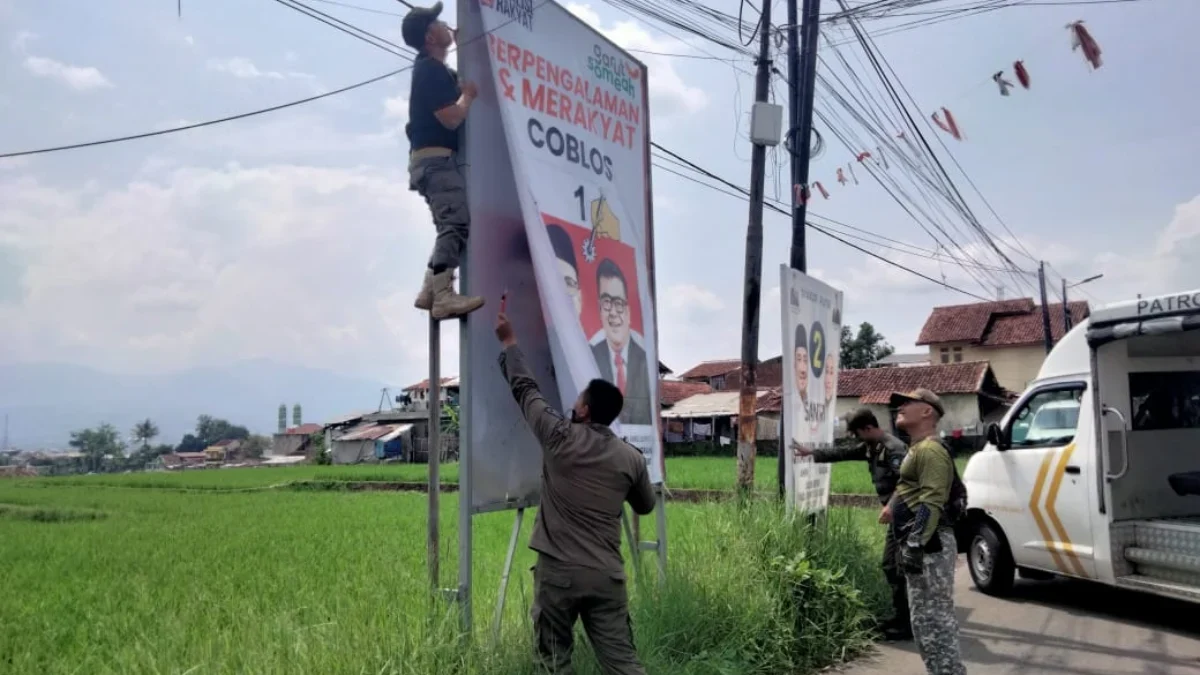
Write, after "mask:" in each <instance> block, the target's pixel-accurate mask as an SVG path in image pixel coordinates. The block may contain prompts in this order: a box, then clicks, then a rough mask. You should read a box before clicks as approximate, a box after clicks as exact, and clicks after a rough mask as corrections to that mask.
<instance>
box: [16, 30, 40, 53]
mask: <svg viewBox="0 0 1200 675" xmlns="http://www.w3.org/2000/svg"><path fill="white" fill-rule="evenodd" d="M37 38H38V34H37V33H33V32H30V31H27V30H23V31H21V32H19V33H17V36H16V37H15V38H13V41H12V44H11V47H12V50H13V51H14V52H17V53H18V54H24V53H25V48H26V47H28V46H29V43H30V42H33V41H34V40H36V39H37Z"/></svg>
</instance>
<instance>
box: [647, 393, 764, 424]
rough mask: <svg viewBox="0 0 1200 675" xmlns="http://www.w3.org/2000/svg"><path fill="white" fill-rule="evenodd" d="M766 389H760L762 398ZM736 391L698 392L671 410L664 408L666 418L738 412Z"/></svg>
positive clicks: (712, 415) (738, 394)
mask: <svg viewBox="0 0 1200 675" xmlns="http://www.w3.org/2000/svg"><path fill="white" fill-rule="evenodd" d="M766 393H767V392H766V391H759V392H758V396H759V397H760V398H761V397H762V396H763V395H764V394H766ZM740 395H741V394H740V393H739V392H736V391H716V392H713V393H711V394H696V395H695V396H689V397H688V398H685V399H683V400H682V401H680V402H679V403H676V404H675V405H674V406H673V407H672V408H671V409H670V410H664V411H663V413H662V416H663V417H665V418H689V417H725V416H727V415H736V414H738V397H739V396H740Z"/></svg>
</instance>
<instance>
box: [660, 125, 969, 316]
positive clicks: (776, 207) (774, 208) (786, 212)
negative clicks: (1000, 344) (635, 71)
mask: <svg viewBox="0 0 1200 675" xmlns="http://www.w3.org/2000/svg"><path fill="white" fill-rule="evenodd" d="M650 145H651V147H653V148H657V149H658V150H660V151H662V152H665V153H666V154H668V155H670V156H672V157H674V158H676V159H678V160H680V161H682V162H684V163H686V164H688V165H689V166H691V167H692V168H694V169H695V170H696V171H697V172H699V173H700V174H702V175H704V176H707V177H708V178H711V179H713V180H715V181H717V182H719V183H721V184H723V185H725V186H728V187H730V188H732V189H734V190H735V191H737V192H739V193H741V194H743V195H745V197H746V198H747V199H749V197H750V190H748V189H746V188H744V187H741V186H739V185H737V184H736V183H733V182H730V181H728V180H726V179H724V178H722V177H720V176H718V175H716V174H715V173H713V172H711V171H709V170H708V169H705V168H704V167H701V166H700V165H698V164H696V163H695V162H692V161H691V160H688V159H686V158H684V157H682V156H680V155H679V154H678V153H676V152H673V151H671V150H669V149H667V148H665V147H663V146H662V145H660V144H658V143H657V142H655V141H650ZM764 205H765V206H767V207H769V208H770V209H771V210H772V211H775V212H777V213H781V214H783V215H786V216H789V217H790V216H791V212H790V211H789V210H787V209H784V208H783V207H781V206H779V205H777V204H775V203H773V202H768V201H764ZM805 224H806V225H807V226H808V227H811V228H813V229H814V230H816V231H817V232H820V233H821V234H824V235H826V236H828V237H830V238H831V239H834V240H836V241H839V242H841V243H842V244H845V245H846V246H849V247H850V248H853V249H855V250H857V251H859V252H861V253H865V254H867V255H869V256H871V257H872V258H876V259H878V260H880V261H882V262H885V263H887V264H889V265H891V266H893V267H896V268H898V269H902V270H904V271H906V272H909V273H911V274H914V275H916V276H918V277H921V278H922V279H925V280H926V281H931V282H933V283H935V284H937V285H939V286H942V287H943V288H946V289H949V290H952V291H955V292H958V293H962V294H964V295H968V296H971V297H973V298H977V299H979V300H983V301H985V302H990V301H991V298H986V297H983V296H981V295H976V294H975V293H972V292H970V291H966V290H963V289H961V288H958V287H956V286H952V285H950V284H948V283H946V282H944V281H939V280H938V279H935V278H933V277H931V276H929V275H927V274H923V273H921V272H918V271H917V270H914V269H912V268H910V267H906V266H904V265H901V264H900V263H898V262H896V261H894V260H889V259H887V258H885V257H883V256H881V255H879V254H878V253H875V252H874V251H870V250H867V249H865V248H863V247H861V246H859V245H857V244H854V243H851V242H849V241H846V240H845V239H843V238H842V237H839V236H837V235H836V234H834V233H832V232H830V231H829V230H827V229H825V228H823V227H821V226H820V225H817V224H815V223H812V222H806V223H805Z"/></svg>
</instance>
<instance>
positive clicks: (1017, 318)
mask: <svg viewBox="0 0 1200 675" xmlns="http://www.w3.org/2000/svg"><path fill="white" fill-rule="evenodd" d="M1067 307H1068V308H1069V309H1070V311H1071V322H1072V323H1073V324H1078V323H1080V322H1081V321H1083V320H1084V319H1086V318H1087V317H1088V314H1090V313H1091V310H1090V308H1089V307H1088V304H1087V303H1086V302H1070V303H1067ZM1049 310H1050V334H1051V336H1052V337H1053V339H1054V340H1055V341H1057V340H1059V339H1060V338H1062V336H1063V334H1064V330H1063V316H1062V314H1063V308H1062V303H1058V304H1053V305H1050V306H1049ZM1044 339H1045V338H1044V333H1043V330H1042V310H1041V306H1040V305H1035V304H1034V303H1033V300H1032V299H1031V298H1018V299H1016V300H1001V301H997V302H976V303H972V304H969V305H951V306H947V307H934V308H933V313H932V314H930V315H929V319H927V320H926V321H925V326H924V327H923V328H921V335H920V337H919V338H917V344H918V345H936V344H944V343H948V342H967V343H971V344H977V345H981V346H984V347H1013V346H1019V345H1032V344H1039V343H1041V342H1043V341H1044Z"/></svg>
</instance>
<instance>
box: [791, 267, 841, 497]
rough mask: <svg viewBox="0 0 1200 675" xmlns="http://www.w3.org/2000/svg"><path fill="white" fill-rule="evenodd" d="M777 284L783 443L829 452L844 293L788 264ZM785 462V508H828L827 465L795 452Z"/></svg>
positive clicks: (831, 438)
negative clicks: (781, 318) (781, 357)
mask: <svg viewBox="0 0 1200 675" xmlns="http://www.w3.org/2000/svg"><path fill="white" fill-rule="evenodd" d="M779 284H780V285H779V288H780V297H781V298H782V303H781V304H782V305H783V320H782V325H783V343H782V344H783V419H784V434H785V439H790V440H792V441H795V442H796V443H799V444H800V445H803V446H807V447H810V448H813V449H817V448H829V447H832V446H833V432H834V426H835V418H836V412H835V411H836V409H837V380H838V356H839V350H840V349H841V335H842V292H841V291H839V290H835V289H834V288H832V287H830V286H829V285H828V284H825V283H823V282H821V281H818V280H816V279H814V278H812V277H810V276H808V275H806V274H804V273H803V272H800V271H798V270H794V269H792V268H791V267H789V266H788V265H786V264H785V265H781V266H780V282H779ZM788 445H789V446H790V445H791V444H790V443H788ZM785 456H786V457H788V458H789V460H788V470H786V471H785V472H784V482H785V490H786V493H787V497H788V500H787V503H788V505H789V508H794V509H796V510H799V511H801V512H813V511H822V510H824V509H825V508H826V507H828V506H829V477H830V473H829V468H830V465H829V464H818V463H816V462H814V461H813V460H812V458H811V457H802V456H800V455H798V454H796V453H793V452H787V453H786V454H785Z"/></svg>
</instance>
